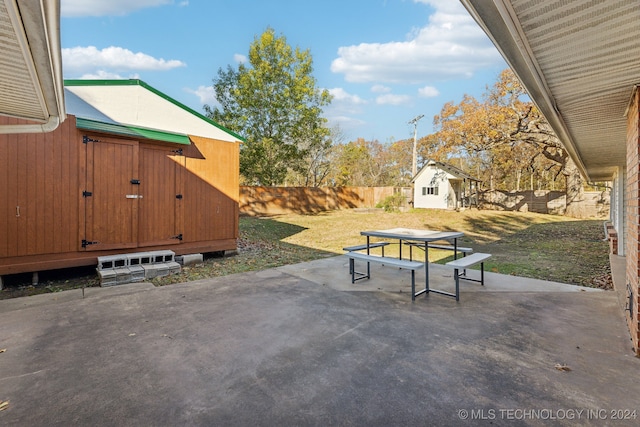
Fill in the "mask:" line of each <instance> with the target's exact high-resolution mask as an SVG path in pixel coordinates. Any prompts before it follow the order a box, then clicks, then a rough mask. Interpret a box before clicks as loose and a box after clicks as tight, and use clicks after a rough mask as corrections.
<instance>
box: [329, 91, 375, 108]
mask: <svg viewBox="0 0 640 427" xmlns="http://www.w3.org/2000/svg"><path fill="white" fill-rule="evenodd" d="M329 93H330V94H331V95H332V96H333V102H343V103H348V104H352V105H360V104H365V103H366V101H365V100H364V99H362V98H360V97H359V96H358V95H352V94H350V93H348V92H347V91H346V90H344V89H342V88H341V87H337V88H333V89H329Z"/></svg>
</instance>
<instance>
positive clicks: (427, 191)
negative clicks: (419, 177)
mask: <svg viewBox="0 0 640 427" xmlns="http://www.w3.org/2000/svg"><path fill="white" fill-rule="evenodd" d="M422 195H423V196H427V195H429V196H437V195H438V187H422Z"/></svg>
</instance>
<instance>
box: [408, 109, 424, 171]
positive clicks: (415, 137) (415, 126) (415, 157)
mask: <svg viewBox="0 0 640 427" xmlns="http://www.w3.org/2000/svg"><path fill="white" fill-rule="evenodd" d="M423 117H424V114H420V115H419V116H416V117H414V118H413V119H411V121H410V122H409V124H410V125H413V159H412V164H411V179H413V178H415V176H416V173H418V122H419V121H420V119H422V118H423Z"/></svg>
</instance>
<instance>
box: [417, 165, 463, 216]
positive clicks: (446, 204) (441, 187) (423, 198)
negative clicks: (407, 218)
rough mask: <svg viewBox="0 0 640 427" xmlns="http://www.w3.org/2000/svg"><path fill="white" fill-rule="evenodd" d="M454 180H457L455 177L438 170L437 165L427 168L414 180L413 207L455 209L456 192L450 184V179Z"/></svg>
mask: <svg viewBox="0 0 640 427" xmlns="http://www.w3.org/2000/svg"><path fill="white" fill-rule="evenodd" d="M453 178H455V177H454V176H453V175H451V174H449V173H447V172H445V171H443V170H442V169H438V167H437V166H435V165H428V166H425V167H424V168H423V169H422V170H421V171H420V173H419V174H418V176H417V177H416V178H415V180H414V187H413V207H415V208H431V209H448V208H450V207H455V192H454V191H453V188H452V187H451V184H450V183H449V179H453ZM423 189H424V190H423ZM436 189H437V190H436ZM423 193H425V194H423ZM435 193H437V194H435Z"/></svg>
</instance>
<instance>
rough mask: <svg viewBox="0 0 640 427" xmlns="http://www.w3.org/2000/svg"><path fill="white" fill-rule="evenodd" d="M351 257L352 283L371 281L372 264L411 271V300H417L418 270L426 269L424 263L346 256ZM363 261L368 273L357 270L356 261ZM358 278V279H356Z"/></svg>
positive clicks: (353, 254)
mask: <svg viewBox="0 0 640 427" xmlns="http://www.w3.org/2000/svg"><path fill="white" fill-rule="evenodd" d="M346 255H347V256H348V257H349V273H351V283H355V282H356V281H357V280H362V279H370V278H371V265H370V263H372V262H377V263H379V264H383V265H390V266H393V267H398V268H403V269H406V270H411V299H412V300H413V299H415V294H416V270H418V269H420V268H422V267H424V264H423V263H422V262H418V261H407V260H403V259H398V258H390V257H382V256H376V255H368V254H362V253H359V252H348V253H347V254H346ZM356 259H358V260H361V261H366V262H367V273H366V274H365V273H360V272H358V271H356V269H355V260H356ZM356 276H358V277H356Z"/></svg>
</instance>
